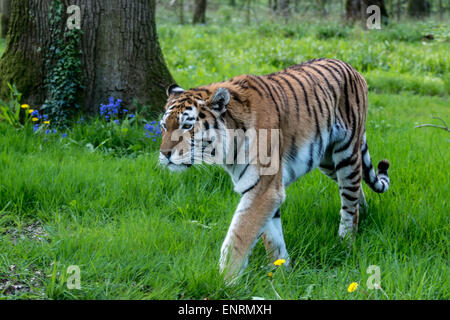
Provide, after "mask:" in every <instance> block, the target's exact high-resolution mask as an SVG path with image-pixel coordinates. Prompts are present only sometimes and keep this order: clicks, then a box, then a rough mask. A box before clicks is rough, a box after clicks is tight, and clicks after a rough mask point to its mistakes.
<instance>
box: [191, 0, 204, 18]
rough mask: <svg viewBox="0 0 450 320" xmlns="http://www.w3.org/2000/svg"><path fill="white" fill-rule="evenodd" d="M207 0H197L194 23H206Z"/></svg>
mask: <svg viewBox="0 0 450 320" xmlns="http://www.w3.org/2000/svg"><path fill="white" fill-rule="evenodd" d="M206 6H207V1H206V0H195V5H194V18H193V19H192V23H193V24H197V23H203V24H205V23H206Z"/></svg>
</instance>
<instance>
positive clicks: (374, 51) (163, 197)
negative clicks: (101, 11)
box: [0, 23, 450, 299]
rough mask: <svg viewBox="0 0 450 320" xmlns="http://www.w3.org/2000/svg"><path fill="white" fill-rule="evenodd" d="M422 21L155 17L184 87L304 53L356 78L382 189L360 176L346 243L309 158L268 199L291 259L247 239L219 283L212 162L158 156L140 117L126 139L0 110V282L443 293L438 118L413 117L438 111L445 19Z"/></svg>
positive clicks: (181, 291) (304, 294)
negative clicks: (236, 22)
mask: <svg viewBox="0 0 450 320" xmlns="http://www.w3.org/2000/svg"><path fill="white" fill-rule="evenodd" d="M422 27H423V28H429V29H431V30H432V31H434V32H436V34H439V35H441V34H442V30H441V29H443V27H442V26H441V27H438V26H436V25H433V24H429V25H423V26H422ZM423 28H422V29H420V28H418V27H417V26H416V25H412V24H411V25H394V26H392V27H390V28H389V29H385V30H382V31H371V32H366V33H364V32H362V31H360V30H359V29H357V28H348V27H346V28H342V26H338V25H325V24H323V25H317V24H316V25H312V24H305V25H303V24H295V25H294V24H292V25H289V24H287V25H274V24H269V23H267V24H260V25H258V26H253V27H250V28H247V29H245V28H239V27H237V26H233V25H227V26H224V25H221V26H220V27H219V26H208V27H204V26H197V27H192V26H183V27H181V26H176V25H172V24H169V23H161V24H160V26H159V32H160V41H161V44H162V46H163V50H164V54H165V56H166V59H167V62H168V64H169V67H170V69H171V71H172V73H173V75H174V77H175V78H176V79H177V80H178V81H179V83H180V84H181V85H183V86H186V87H194V86H197V85H200V84H205V83H209V82H212V81H220V80H223V79H226V78H229V77H232V76H234V75H237V74H241V73H255V74H263V73H267V72H272V71H276V70H278V69H282V68H284V67H286V66H288V65H290V64H294V63H298V62H301V61H304V60H307V59H310V58H316V57H335V58H340V59H343V60H345V61H347V62H349V63H351V64H352V65H354V66H355V67H356V68H357V69H358V70H360V71H362V73H363V74H364V75H365V76H366V77H367V79H368V82H369V84H370V89H371V92H370V96H369V101H370V107H369V115H368V124H367V135H368V142H369V146H370V151H371V155H372V158H373V159H374V161H378V160H380V159H382V158H387V159H389V160H390V162H391V166H392V167H391V168H392V169H391V171H390V173H391V189H390V190H389V192H388V193H386V194H384V195H381V196H379V195H377V194H374V193H372V192H371V191H369V189H368V188H366V196H367V198H368V203H369V206H370V209H369V212H368V213H366V214H364V215H363V216H362V221H361V224H360V230H359V233H358V236H357V238H356V241H355V242H354V245H353V246H352V248H350V249H348V248H346V247H345V246H343V245H341V243H340V241H339V240H338V236H337V229H338V224H339V214H338V212H339V197H338V190H337V186H336V185H335V184H334V183H333V182H332V181H330V180H329V179H328V178H326V177H325V176H323V175H321V174H320V173H319V172H313V173H311V174H309V175H307V176H305V177H304V178H302V179H301V181H298V182H297V183H295V184H294V185H293V186H291V187H290V188H289V189H288V192H287V201H286V202H285V204H284V205H283V207H282V216H283V227H284V230H285V238H286V243H287V247H288V250H289V252H290V254H291V256H292V258H293V268H292V270H290V271H287V270H284V269H283V268H280V269H278V270H277V271H274V270H273V269H272V267H270V266H268V265H267V260H266V257H265V253H264V249H263V246H262V245H261V244H260V243H258V244H257V246H256V248H255V250H254V252H253V255H252V257H251V259H250V264H249V267H248V268H247V270H246V272H245V274H244V277H243V279H242V281H241V282H240V283H238V284H236V285H235V286H232V287H227V286H225V284H224V283H223V281H222V280H221V279H220V277H219V276H218V258H219V251H220V246H221V243H222V241H223V239H224V237H225V234H226V231H227V227H228V225H229V222H230V220H231V217H232V214H233V211H234V209H235V207H236V205H237V203H238V201H239V197H238V195H236V194H234V193H233V191H232V184H231V181H230V179H229V178H228V176H227V175H226V174H225V173H224V172H223V171H222V170H221V169H219V168H209V169H204V168H193V169H191V170H189V171H188V172H186V173H183V174H181V175H179V174H174V173H171V172H168V171H167V170H164V169H162V168H160V167H159V166H158V164H157V158H158V154H157V149H158V141H157V142H152V141H151V140H143V138H140V136H142V137H143V135H144V134H143V131H142V128H130V133H129V134H130V135H131V136H132V137H133V138H130V140H129V141H128V142H127V143H126V145H129V146H133V145H139V148H135V149H133V148H131V149H130V148H128V149H127V151H126V152H123V153H120V152H119V153H117V152H105V150H103V151H102V148H98V149H97V150H94V148H95V147H96V146H98V145H99V144H100V142H101V139H100V140H99V138H98V136H99V135H101V134H100V133H99V132H101V130H102V129H99V123H98V122H93V123H86V124H78V125H77V126H76V127H75V128H74V129H73V130H71V131H69V132H68V135H69V137H68V138H62V137H61V136H60V135H59V134H58V135H45V134H33V133H32V130H31V129H30V128H29V129H27V130H21V131H17V130H15V129H12V128H10V127H7V126H6V125H5V124H3V123H0V190H1V191H0V298H1V297H6V298H50V299H71V298H76V299H93V298H96V299H192V298H194V299H203V298H210V299H249V298H251V297H254V296H258V297H264V298H267V299H276V298H277V293H278V294H279V295H280V296H281V297H282V298H283V299H309V298H311V299H386V298H389V299H449V298H450V295H449V267H448V258H449V257H448V247H449V240H448V232H449V209H450V208H449V202H448V194H449V192H450V190H449V184H448V181H449V170H448V163H447V159H448V158H449V156H450V152H449V148H448V133H446V132H444V131H443V130H438V129H434V128H422V129H415V128H414V126H415V125H417V124H421V123H429V122H431V121H434V120H432V119H431V117H432V116H440V117H442V118H444V119H446V120H448V119H449V116H450V112H449V108H448V106H449V101H448V92H449V91H450V90H449V77H448V74H449V63H450V62H449V61H450V59H449V58H450V53H449V52H450V50H449V43H448V37H446V36H445V32H444V36H442V37H441V36H439V37H436V38H437V39H436V40H434V41H429V42H424V41H422V36H421V32H423V30H424V29H423ZM444 29H445V28H444ZM342 30H344V31H342ZM436 30H437V31H436ZM445 30H447V33H448V28H447V29H445ZM445 30H444V31H445ZM341 33H342V35H341ZM396 39H400V40H396ZM0 48H1V44H0ZM444 75H446V76H444ZM122 132H123V131H122ZM127 134H128V133H127ZM88 143H91V146H89V147H86V145H87V144H88ZM92 146H93V147H94V148H93V147H92ZM106 151H108V150H106ZM70 265H78V266H79V267H80V270H81V287H82V288H81V290H69V289H68V288H67V286H66V281H67V277H68V275H67V273H66V270H67V268H68V266H70ZM369 265H377V266H379V267H380V270H381V286H382V288H383V290H384V293H383V292H381V291H379V290H378V291H377V290H369V289H368V288H367V286H366V281H367V280H368V278H369V276H370V274H368V273H367V272H366V270H367V267H368V266H369ZM269 271H274V275H273V280H272V281H271V282H272V284H271V283H270V280H269V277H268V272H269ZM6 279H8V280H9V282H10V284H9V285H6ZM354 281H355V282H358V283H359V284H360V287H359V288H358V290H357V291H356V292H354V293H351V294H350V293H348V292H347V287H348V285H349V284H350V283H351V282H354ZM11 285H13V286H16V287H13V286H11ZM272 285H273V287H272ZM2 288H3V289H2Z"/></svg>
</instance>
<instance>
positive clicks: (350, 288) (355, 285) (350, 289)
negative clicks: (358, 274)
mask: <svg viewBox="0 0 450 320" xmlns="http://www.w3.org/2000/svg"><path fill="white" fill-rule="evenodd" d="M356 289H358V282H352V283H350V285H349V286H348V288H347V291H348V292H350V293H352V292H355V291H356Z"/></svg>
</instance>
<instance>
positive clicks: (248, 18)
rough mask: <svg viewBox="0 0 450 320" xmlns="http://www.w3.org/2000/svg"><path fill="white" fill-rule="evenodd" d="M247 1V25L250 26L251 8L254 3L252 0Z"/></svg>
mask: <svg viewBox="0 0 450 320" xmlns="http://www.w3.org/2000/svg"><path fill="white" fill-rule="evenodd" d="M245 1H246V4H247V5H246V10H245V23H246V24H247V25H248V26H249V25H250V22H251V21H250V14H251V6H252V1H251V0H245Z"/></svg>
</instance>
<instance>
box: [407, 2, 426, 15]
mask: <svg viewBox="0 0 450 320" xmlns="http://www.w3.org/2000/svg"><path fill="white" fill-rule="evenodd" d="M429 14H430V3H429V2H428V1H427V0H409V1H408V15H409V16H410V17H416V18H417V17H425V16H428V15H429Z"/></svg>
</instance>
